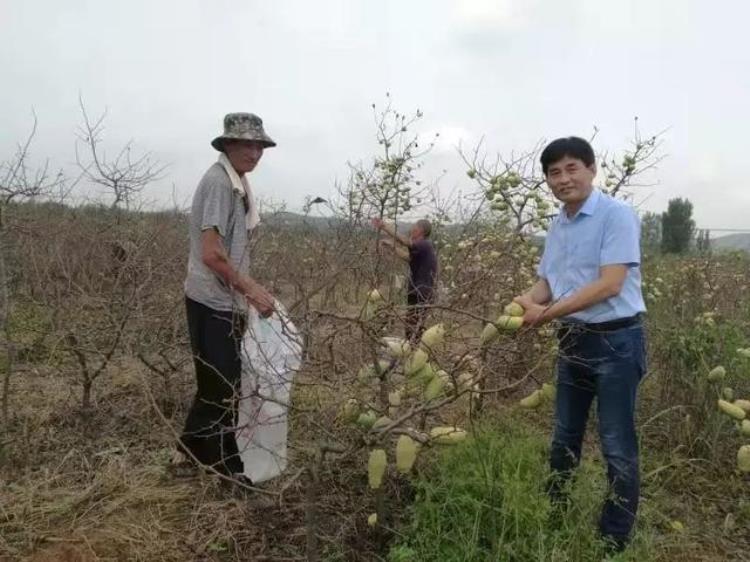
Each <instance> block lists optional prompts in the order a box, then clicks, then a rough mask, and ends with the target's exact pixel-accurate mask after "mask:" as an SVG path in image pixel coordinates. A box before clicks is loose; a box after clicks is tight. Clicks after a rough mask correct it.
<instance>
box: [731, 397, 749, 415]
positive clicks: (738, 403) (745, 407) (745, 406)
mask: <svg viewBox="0 0 750 562" xmlns="http://www.w3.org/2000/svg"><path fill="white" fill-rule="evenodd" d="M734 405H735V406H739V407H740V408H742V409H743V410H745V413H746V414H750V400H735V401H734Z"/></svg>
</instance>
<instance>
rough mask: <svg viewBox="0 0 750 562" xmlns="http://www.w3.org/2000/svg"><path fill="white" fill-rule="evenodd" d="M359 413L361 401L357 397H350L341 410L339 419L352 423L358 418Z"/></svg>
mask: <svg viewBox="0 0 750 562" xmlns="http://www.w3.org/2000/svg"><path fill="white" fill-rule="evenodd" d="M359 414H360V407H359V401H358V400H357V399H356V398H349V400H347V401H346V402H345V403H344V405H343V406H342V407H341V410H340V411H339V419H340V420H341V421H343V422H345V423H352V422H354V421H356V420H357V418H358V417H359Z"/></svg>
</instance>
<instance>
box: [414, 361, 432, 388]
mask: <svg viewBox="0 0 750 562" xmlns="http://www.w3.org/2000/svg"><path fill="white" fill-rule="evenodd" d="M433 378H435V369H434V368H433V366H432V364H431V363H427V364H426V365H425V366H424V367H422V368H421V369H420V370H419V371H417V372H416V373H414V374H413V375H412V377H411V381H412V382H413V383H414V384H417V385H420V386H425V385H427V384H429V383H430V381H431V380H432V379H433Z"/></svg>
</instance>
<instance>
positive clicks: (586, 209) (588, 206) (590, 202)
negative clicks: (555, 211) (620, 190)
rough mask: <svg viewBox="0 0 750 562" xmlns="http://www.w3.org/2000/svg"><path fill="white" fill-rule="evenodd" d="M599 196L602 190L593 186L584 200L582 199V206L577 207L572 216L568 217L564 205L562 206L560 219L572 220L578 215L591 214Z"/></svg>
mask: <svg viewBox="0 0 750 562" xmlns="http://www.w3.org/2000/svg"><path fill="white" fill-rule="evenodd" d="M601 196H602V192H601V191H599V190H598V189H596V188H594V189H593V190H592V191H591V193H590V194H589V196H588V197H587V198H586V201H584V203H583V206H582V207H581V208H580V209H578V212H577V213H576V214H575V215H573V216H572V217H568V213H566V212H565V207H563V208H562V212H561V213H560V216H561V217H562V220H563V221H564V222H573V221H574V220H576V219H577V218H578V215H588V216H591V215H593V214H594V211H595V210H596V206H597V204H598V203H599V199H601Z"/></svg>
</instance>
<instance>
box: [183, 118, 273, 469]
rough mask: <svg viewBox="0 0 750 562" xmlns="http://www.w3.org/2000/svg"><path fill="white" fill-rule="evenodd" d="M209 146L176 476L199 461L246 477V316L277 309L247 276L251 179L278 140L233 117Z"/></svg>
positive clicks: (200, 195) (199, 195)
mask: <svg viewBox="0 0 750 562" xmlns="http://www.w3.org/2000/svg"><path fill="white" fill-rule="evenodd" d="M211 146H213V147H214V148H215V149H216V150H218V151H219V152H220V155H219V159H218V162H216V163H214V164H213V165H212V166H211V167H210V168H209V169H208V171H206V173H205V174H204V175H203V178H202V179H201V181H200V183H199V184H198V187H197V189H196V191H195V195H194V197H193V204H192V209H191V213H190V254H189V258H188V268H187V269H188V270H187V276H186V279H185V302H186V307H187V322H188V331H189V333H190V344H191V348H192V352H193V359H194V363H195V373H196V379H197V385H198V390H197V392H196V395H195V400H194V401H193V405H192V407H191V409H190V412H189V413H188V416H187V419H186V421H185V428H184V431H183V434H182V436H181V438H180V447H178V454H177V455H176V456H175V458H174V459H173V462H172V465H171V467H172V469H173V471H174V472H175V473H177V474H179V473H184V472H188V473H192V472H193V470H192V469H193V468H194V461H198V462H199V463H201V464H202V465H206V466H209V467H212V468H213V469H215V470H216V471H218V472H220V473H222V474H225V475H227V476H231V477H236V478H239V479H242V476H241V474H242V471H243V466H242V461H241V459H240V457H239V451H238V449H237V442H236V440H235V434H234V428H235V426H236V422H235V419H236V401H237V392H238V388H239V382H240V374H241V366H242V363H241V358H240V342H241V338H242V335H243V333H244V330H245V324H246V318H247V314H248V313H253V309H254V311H257V313H258V314H260V315H261V316H263V317H267V316H269V315H270V314H271V313H272V312H273V307H274V300H273V296H272V295H271V294H270V293H269V292H268V291H267V290H266V289H265V288H263V287H262V286H261V285H260V284H259V283H258V282H257V281H255V280H254V279H253V278H251V277H250V275H249V267H250V263H251V256H250V255H249V241H250V236H251V235H252V232H253V230H254V229H255V227H256V226H257V225H258V223H259V222H260V216H259V214H258V207H257V205H256V203H255V200H254V198H253V194H252V191H251V189H250V184H249V182H248V181H247V174H248V173H250V172H252V171H253V170H254V169H255V167H256V166H257V165H258V162H259V160H260V158H261V156H262V155H263V151H264V150H265V149H266V148H269V147H272V146H276V143H275V142H274V141H273V140H271V138H270V137H269V136H268V135H267V134H266V132H265V130H264V129H263V121H261V119H260V118H259V117H258V116H257V115H254V114H252V113H229V114H227V115H226V116H225V117H224V133H223V134H222V135H220V136H218V137H216V138H215V139H214V140H213V141H211ZM185 453H188V454H187V455H186V454H185Z"/></svg>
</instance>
